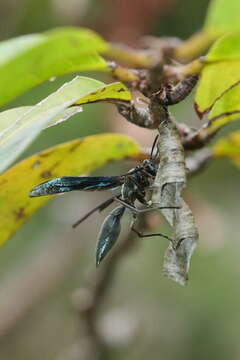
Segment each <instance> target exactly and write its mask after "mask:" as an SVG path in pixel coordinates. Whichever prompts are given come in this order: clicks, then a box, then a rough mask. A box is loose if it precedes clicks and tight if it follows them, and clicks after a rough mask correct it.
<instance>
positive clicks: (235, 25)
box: [204, 0, 240, 35]
mask: <svg viewBox="0 0 240 360" xmlns="http://www.w3.org/2000/svg"><path fill="white" fill-rule="evenodd" d="M239 14H240V2H239V0H228V1H226V0H212V1H211V2H210V5H209V8H208V11H207V17H206V21H205V25H204V30H205V31H207V32H211V33H214V34H217V35H219V34H223V33H226V32H229V31H235V30H240V21H239Z"/></svg>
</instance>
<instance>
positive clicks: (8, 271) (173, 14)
mask: <svg viewBox="0 0 240 360" xmlns="http://www.w3.org/2000/svg"><path fill="white" fill-rule="evenodd" d="M207 6H208V0H201V1H193V0H102V1H100V0H68V1H64V0H41V1H40V0H1V1H0V39H1V40H3V39H6V38H10V37H13V36H18V35H21V34H27V33H32V32H39V31H44V30H48V29H50V28H53V27H56V26H63V25H74V26H84V27H89V28H91V29H94V30H96V31H98V32H99V33H100V34H102V35H103V36H104V37H105V38H106V39H107V40H111V41H117V42H126V43H128V44H130V45H134V44H135V43H136V41H137V40H138V39H139V37H141V36H143V35H147V34H151V35H158V36H165V35H168V36H169V35H170V36H178V37H180V38H183V39H185V38H188V37H189V36H190V35H191V34H192V33H193V32H196V31H197V30H198V29H200V28H201V25H202V23H203V21H204V16H205V12H206V9H207ZM36 66H37V64H36ZM86 75H89V76H91V77H96V78H98V79H102V80H104V81H109V79H106V78H104V77H103V75H101V74H97V73H96V74H92V73H91V74H87V73H86ZM72 77H73V76H72V75H71V76H65V77H62V78H60V79H57V80H55V81H54V82H48V83H46V84H43V85H42V86H39V87H37V88H35V89H34V90H32V91H30V92H28V93H27V94H25V95H24V96H22V97H20V98H18V99H16V100H15V101H14V102H13V103H12V104H10V105H9V107H12V106H20V105H29V104H35V103H36V102H37V101H39V100H41V99H42V98H43V97H45V96H47V95H48V94H49V93H51V92H52V91H53V90H55V89H57V88H58V87H59V86H60V85H61V84H63V83H64V82H65V81H66V80H69V79H70V78H72ZM0 81H1V79H0ZM9 86H11V84H9ZM173 112H174V114H175V115H176V118H177V120H178V121H180V122H187V123H188V124H192V125H193V126H196V127H197V126H199V123H198V122H197V120H196V116H195V114H194V111H193V109H192V102H191V99H188V101H185V102H184V103H182V104H180V105H178V106H175V107H174V109H173ZM232 129H233V127H229V129H228V131H229V130H232ZM109 131H111V132H127V133H128V134H132V135H133V136H134V137H135V138H136V139H137V140H138V141H139V142H141V143H142V144H143V145H144V146H146V145H149V144H151V141H152V139H153V138H154V133H153V132H151V131H148V130H139V129H138V128H137V127H135V126H134V125H131V124H127V122H126V121H125V120H124V119H122V118H119V117H118V115H117V112H116V110H115V109H114V108H113V106H112V105H107V104H92V105H85V106H84V111H83V112H82V113H80V114H78V115H77V116H75V117H73V118H72V119H70V120H69V121H67V122H66V123H62V124H60V125H59V126H56V127H53V128H50V129H47V130H45V131H44V132H43V133H42V135H41V136H40V137H39V138H38V139H37V140H36V141H35V142H34V144H33V145H32V146H31V147H30V148H29V149H28V151H27V152H26V153H25V154H24V156H23V157H26V156H28V155H30V154H32V153H34V152H36V151H39V150H41V149H44V148H46V147H49V146H52V145H54V144H57V143H61V142H64V141H67V140H70V139H74V138H76V137H82V136H86V135H90V134H98V133H102V132H109ZM79 161H81V159H79ZM132 165H133V164H129V163H128V164H127V163H126V164H120V165H119V164H111V165H109V166H107V167H105V168H102V169H100V170H98V171H97V172H96V173H95V174H104V175H105V174H106V175H111V174H113V175H116V174H120V173H122V172H125V171H126V170H127V169H128V168H129V166H132ZM63 175H67V174H63ZM16 181H17V179H16ZM239 183H240V173H239V171H238V170H237V169H236V168H235V167H234V166H233V165H232V164H231V163H229V162H228V161H224V160H216V161H215V162H214V163H213V164H211V165H210V166H209V167H208V168H207V169H206V170H205V171H204V172H202V173H201V174H199V175H198V176H196V177H194V178H193V179H191V181H190V182H189V185H188V189H187V190H186V192H185V197H186V198H187V200H188V202H189V203H190V205H191V207H192V209H193V211H194V213H195V217H196V221H197V224H198V227H199V231H200V243H199V246H198V248H197V250H196V252H195V254H194V256H193V259H192V264H191V269H190V282H189V284H188V285H187V286H186V287H181V286H179V285H177V284H175V283H173V282H172V281H170V280H168V279H166V278H164V277H163V275H162V273H161V266H162V261H163V254H164V250H165V248H166V246H167V244H166V242H165V241H164V240H163V241H162V240H159V241H158V240H156V239H154V238H153V239H147V240H144V241H143V240H139V243H138V244H137V246H136V247H135V248H134V249H133V250H132V251H131V252H129V253H128V254H126V255H125V256H124V258H123V259H122V260H121V262H120V263H119V265H118V268H117V271H116V276H115V278H114V281H113V283H112V286H111V289H110V291H109V292H108V294H107V296H106V297H105V299H104V305H103V306H102V308H101V313H100V314H99V317H98V326H99V329H100V331H101V333H102V334H103V336H105V340H106V343H107V344H108V353H107V356H106V359H112V360H115V359H125V360H128V359H131V360H134V359H138V360H143V359H146V357H149V358H151V359H164V360H181V359H184V360H192V359H195V360H198V359H202V358H208V359H210V358H211V359H218V360H226V359H231V360H232V359H233V360H237V359H239V357H240V342H239V328H240V311H239V310H240V306H239V300H240V280H239V279H240V262H239V252H240V246H239V228H240V224H239ZM106 196H107V195H106V194H103V193H96V194H94V193H92V194H89V193H88V194H85V193H74V194H71V193H69V194H65V195H64V196H59V197H57V198H56V199H54V200H53V201H52V202H50V203H49V205H47V206H46V207H45V208H43V209H42V210H41V211H39V212H38V213H37V214H35V215H34V217H33V218H32V219H31V220H30V221H28V223H27V224H25V225H24V226H23V227H22V228H21V230H20V231H19V232H18V233H17V234H16V235H15V236H14V237H13V238H12V239H11V240H10V241H9V242H8V244H7V245H6V246H5V247H4V248H2V249H1V251H0V270H1V271H0V359H1V360H40V359H41V360H42V359H46V360H50V359H54V360H55V359H56V360H57V359H70V356H68V355H69V354H70V353H71V351H70V350H71V348H72V346H73V344H76V343H79V344H81V341H80V337H81V336H80V334H79V326H80V325H81V324H79V321H80V320H79V318H78V316H77V313H76V311H75V309H74V299H75V298H76V296H77V292H78V291H79V290H77V289H81V288H82V287H84V286H86V284H88V279H89V277H90V276H91V275H93V274H95V273H96V271H97V270H96V269H95V266H94V251H95V240H96V235H97V232H98V229H99V227H100V225H101V222H102V220H103V218H104V215H99V214H97V215H95V216H94V217H92V218H90V219H89V220H88V221H86V222H85V223H84V224H82V225H81V227H80V228H77V229H76V230H73V229H72V228H71V224H72V223H73V222H74V221H75V220H77V219H78V218H79V217H80V216H81V215H83V214H84V212H86V211H88V210H89V209H91V208H92V207H94V206H95V205H96V204H98V203H99V202H100V201H101V200H103V199H104V198H105V197H106ZM155 221H156V219H155ZM159 221H160V220H159ZM157 223H158V222H157ZM128 226H129V219H128V218H127V217H126V218H125V219H124V226H123V228H124V229H123V236H124V235H126V232H127V231H128ZM158 226H159V227H161V232H166V233H168V232H169V231H170V229H169V228H168V227H167V225H166V224H165V222H163V220H161V222H160V223H158ZM156 230H157V229H156ZM82 346H84V343H82ZM76 359H84V360H85V358H84V357H83V356H82V357H77V358H76ZM86 360H88V359H86Z"/></svg>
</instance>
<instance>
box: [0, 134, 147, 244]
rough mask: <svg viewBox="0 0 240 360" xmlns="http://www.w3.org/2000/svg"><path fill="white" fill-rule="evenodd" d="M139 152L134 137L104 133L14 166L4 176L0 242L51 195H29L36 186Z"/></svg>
mask: <svg viewBox="0 0 240 360" xmlns="http://www.w3.org/2000/svg"><path fill="white" fill-rule="evenodd" d="M139 152H140V150H139V146H138V145H137V144H136V143H135V142H134V140H132V139H130V138H128V137H126V136H123V135H118V134H103V135H96V136H89V137H86V138H83V139H77V140H73V141H70V142H67V143H64V144H60V145H57V146H55V147H52V148H50V149H47V150H45V151H42V152H40V153H38V154H36V155H33V156H31V157H30V158H28V159H26V160H23V161H21V162H20V163H18V164H17V165H15V166H13V167H12V168H10V169H9V170H8V171H6V172H5V173H4V174H2V175H1V176H0V245H2V244H4V243H5V242H6V240H7V239H8V238H9V237H10V236H11V235H12V234H13V233H14V232H15V231H16V230H17V229H18V228H19V227H20V226H21V225H22V224H23V223H24V222H25V221H26V220H27V219H28V218H29V217H30V216H32V215H33V213H34V212H35V211H37V209H39V208H40V207H41V206H43V205H44V204H45V203H46V202H47V201H48V200H49V199H50V198H51V197H50V196H47V197H40V198H29V196H28V194H29V191H30V190H31V189H32V187H33V186H35V185H37V184H39V183H41V182H43V181H45V180H48V179H50V178H54V177H58V176H64V175H70V176H71V175H81V174H86V173H89V172H90V171H92V170H94V169H96V168H99V167H101V166H103V165H104V164H106V163H107V162H108V161H113V160H114V161H117V160H122V159H124V158H126V157H128V156H135V155H138V154H139Z"/></svg>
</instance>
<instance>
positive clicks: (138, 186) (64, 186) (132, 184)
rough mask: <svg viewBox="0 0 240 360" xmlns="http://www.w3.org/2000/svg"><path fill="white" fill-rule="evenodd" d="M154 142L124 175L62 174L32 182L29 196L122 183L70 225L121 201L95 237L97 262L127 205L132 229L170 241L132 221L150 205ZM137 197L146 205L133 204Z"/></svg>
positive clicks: (115, 233)
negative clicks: (147, 155)
mask: <svg viewBox="0 0 240 360" xmlns="http://www.w3.org/2000/svg"><path fill="white" fill-rule="evenodd" d="M156 142H157V137H156V138H155V140H154V143H153V146H152V151H151V157H150V159H146V160H143V161H142V162H141V163H140V164H139V165H138V166H137V167H135V168H134V169H131V170H130V171H129V172H128V173H127V174H125V175H120V176H110V177H107V176H104V177H98V176H97V177H94V176H91V177H80V176H63V177H59V178H55V179H52V180H49V181H45V182H43V183H42V184H39V185H37V186H35V187H34V188H33V189H32V190H31V192H30V194H29V195H30V196H31V197H37V196H43V195H51V194H60V193H65V192H69V191H74V190H83V191H102V190H114V189H116V188H119V187H121V192H120V193H119V194H117V195H115V196H113V197H111V198H110V199H108V200H106V201H104V202H103V203H101V204H100V205H98V206H97V207H95V208H94V209H92V210H91V211H90V212H88V213H87V214H86V215H85V216H84V217H82V218H81V219H80V220H78V221H77V222H76V223H75V224H74V225H73V227H76V226H78V225H79V224H80V223H82V222H83V221H84V220H85V219H87V218H88V217H89V216H90V215H91V214H93V213H94V212H95V211H102V210H104V209H106V208H107V207H108V206H109V205H111V204H112V203H113V202H114V201H116V202H118V203H120V204H121V205H120V206H118V207H116V208H115V209H113V210H112V211H111V212H110V214H109V215H108V216H107V217H106V219H105V220H104V222H103V224H102V226H101V229H100V232H99V234H98V239H97V249H96V264H97V265H99V264H100V262H101V261H102V260H103V258H104V257H105V256H106V255H107V253H108V252H109V250H110V249H111V248H112V246H113V245H114V244H115V242H116V241H117V238H118V236H119V234H120V230H121V218H122V216H123V214H124V211H125V209H126V208H127V209H129V210H130V212H131V213H132V215H133V220H132V222H131V230H132V231H134V232H135V233H136V234H137V235H138V236H139V237H141V238H143V237H150V236H161V237H163V238H165V239H168V240H170V241H172V239H170V238H169V237H168V236H166V235H164V234H161V233H158V234H147V235H144V234H142V233H141V232H139V231H138V230H137V229H135V227H134V223H135V221H136V219H137V215H138V214H139V213H141V212H145V211H149V210H152V209H153V208H152V207H151V206H149V202H148V201H147V200H146V195H147V194H146V191H147V190H148V189H149V188H150V187H151V185H152V183H153V181H154V178H155V176H156V173H157V163H156V160H157V159H156V158H157V155H158V151H157V153H156V155H155V156H154V157H153V152H154V147H155V145H156ZM137 200H138V201H139V203H140V204H142V205H144V206H145V207H144V208H141V209H139V208H137V207H136V206H135V202H136V201H137ZM160 208H166V207H160ZM168 208H169V207H168ZM172 208H176V207H172Z"/></svg>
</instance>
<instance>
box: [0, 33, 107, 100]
mask: <svg viewBox="0 0 240 360" xmlns="http://www.w3.org/2000/svg"><path fill="white" fill-rule="evenodd" d="M107 49H108V45H107V43H106V42H105V41H104V40H103V39H102V38H101V37H100V36H99V35H97V34H96V33H94V32H93V31H91V30H87V29H82V28H74V27H67V28H58V29H55V30H51V31H47V32H45V33H43V34H36V35H27V36H22V37H20V38H16V39H11V40H8V41H4V42H2V43H0V54H1V55H0V79H1V81H0V106H1V105H3V104H5V103H7V102H8V101H10V100H12V99H13V98H15V97H16V96H18V95H20V94H22V93H23V92H25V91H27V90H29V89H31V88H32V87H34V86H36V85H39V84H41V83H42V82H44V81H46V80H48V79H50V78H52V77H56V76H60V75H63V74H67V73H73V72H77V71H84V70H104V71H106V69H107V63H106V62H105V60H103V59H102V58H101V57H100V56H99V55H97V53H102V52H105V51H106V50H107Z"/></svg>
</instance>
